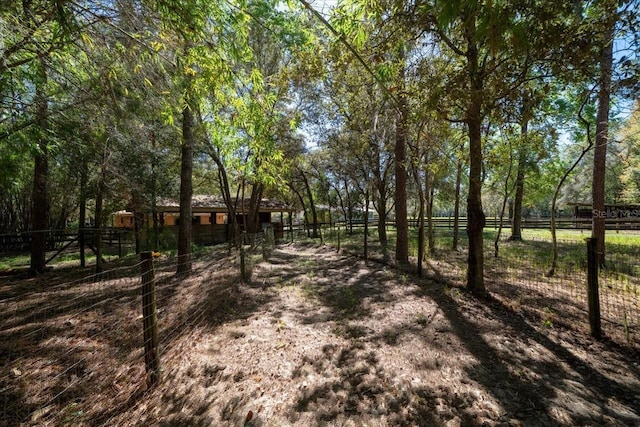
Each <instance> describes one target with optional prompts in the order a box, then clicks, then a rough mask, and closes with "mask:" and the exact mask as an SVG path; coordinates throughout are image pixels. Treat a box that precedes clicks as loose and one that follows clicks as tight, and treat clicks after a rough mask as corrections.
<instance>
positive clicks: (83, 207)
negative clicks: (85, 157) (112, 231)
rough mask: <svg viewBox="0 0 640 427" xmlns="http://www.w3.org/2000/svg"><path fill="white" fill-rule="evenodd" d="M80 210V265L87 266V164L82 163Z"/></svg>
mask: <svg viewBox="0 0 640 427" xmlns="http://www.w3.org/2000/svg"><path fill="white" fill-rule="evenodd" d="M79 199H80V200H79V201H80V208H79V210H80V212H79V214H78V216H79V218H78V244H79V245H80V267H84V266H86V262H87V261H86V258H85V254H84V250H85V227H86V223H87V164H86V163H84V162H83V163H82V166H81V170H80V197H79Z"/></svg>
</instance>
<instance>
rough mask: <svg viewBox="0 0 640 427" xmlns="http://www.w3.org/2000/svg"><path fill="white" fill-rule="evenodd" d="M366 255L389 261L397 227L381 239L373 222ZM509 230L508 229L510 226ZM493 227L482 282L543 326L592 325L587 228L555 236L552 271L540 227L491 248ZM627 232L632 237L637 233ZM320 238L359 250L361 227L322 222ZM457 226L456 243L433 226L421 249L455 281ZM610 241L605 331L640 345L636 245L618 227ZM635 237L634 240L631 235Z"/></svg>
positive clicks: (413, 233) (461, 280)
mask: <svg viewBox="0 0 640 427" xmlns="http://www.w3.org/2000/svg"><path fill="white" fill-rule="evenodd" d="M369 230H370V231H369V237H368V239H367V240H368V245H369V248H368V251H367V253H368V257H369V258H373V259H378V260H380V261H384V262H393V255H394V246H395V230H394V229H393V228H389V229H388V244H387V246H386V247H383V245H381V243H380V241H379V239H378V234H377V231H376V228H375V225H374V226H371V227H370V228H369ZM507 234H508V233H507ZM495 236H496V232H495V231H494V230H487V231H486V233H485V263H484V265H485V284H486V287H487V290H488V291H489V292H490V293H491V294H492V295H493V296H494V297H496V298H498V299H500V300H501V301H502V302H503V303H504V304H506V305H508V306H510V307H512V308H513V309H516V310H518V311H520V312H522V313H525V314H527V315H529V316H534V317H535V318H536V319H538V321H539V325H540V328H541V329H545V328H552V327H554V325H561V326H563V327H567V328H571V329H574V330H580V331H582V332H585V333H589V320H588V305H587V246H586V242H585V238H586V237H587V234H581V233H580V232H579V231H577V232H566V233H564V234H563V235H562V236H563V237H561V238H559V239H558V252H559V258H558V264H557V268H556V269H555V271H554V274H552V275H550V274H549V272H550V264H551V262H550V261H551V258H552V244H551V239H550V237H547V236H543V235H542V234H540V232H536V233H533V232H532V233H530V234H528V235H526V236H525V240H524V241H509V240H507V239H506V238H505V237H503V238H502V239H501V240H500V241H499V245H498V247H499V251H498V256H497V257H496V256H495V247H494V239H495ZM634 236H635V235H633V234H631V235H630V237H629V239H631V240H633V239H635V238H636V237H634ZM324 237H325V241H326V242H327V243H329V244H331V245H334V246H336V247H340V248H341V249H342V250H345V251H347V252H349V253H352V254H355V255H359V256H363V255H364V248H363V245H364V236H363V230H362V228H355V229H353V230H350V229H348V228H346V227H344V228H339V227H334V228H327V229H325V230H324ZM465 237H466V236H465V234H464V232H463V233H461V234H460V241H459V246H460V249H459V250H454V249H453V239H452V231H451V230H447V229H443V228H440V229H436V231H435V233H434V251H433V252H432V253H429V254H427V255H426V259H425V263H424V266H425V269H426V270H428V271H429V272H430V274H433V275H435V277H436V278H439V279H442V280H444V281H445V282H446V283H449V284H452V285H454V286H460V287H463V286H464V285H465V282H466V262H467V259H466V258H467V256H466V239H465ZM612 240H613V241H614V243H611V244H607V252H606V262H605V268H603V269H600V271H599V274H598V277H599V287H598V289H599V301H600V312H601V319H602V329H603V333H604V335H605V336H606V337H607V338H609V339H611V340H613V341H614V342H616V343H618V344H620V345H623V346H629V347H632V348H636V349H637V348H640V263H639V262H638V260H639V259H640V246H638V245H633V244H624V243H621V242H623V241H624V238H623V237H622V235H618V234H615V235H614V236H613V238H612ZM633 241H635V240H633ZM410 252H412V253H413V258H412V262H413V264H414V265H415V264H417V259H416V258H415V257H416V255H417V230H416V229H412V230H410Z"/></svg>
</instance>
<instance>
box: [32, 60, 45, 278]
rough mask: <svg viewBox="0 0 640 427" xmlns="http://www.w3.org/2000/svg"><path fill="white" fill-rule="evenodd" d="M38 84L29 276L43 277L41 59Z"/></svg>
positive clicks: (42, 107) (42, 82)
mask: <svg viewBox="0 0 640 427" xmlns="http://www.w3.org/2000/svg"><path fill="white" fill-rule="evenodd" d="M38 74H39V76H38V77H39V79H40V81H39V82H37V83H36V94H35V108H36V132H37V154H36V156H35V162H34V170H33V195H32V198H33V199H32V204H31V209H32V210H31V231H32V233H31V268H30V270H31V274H32V275H36V274H42V273H44V271H45V259H46V252H47V228H48V223H49V202H48V189H47V181H48V175H49V152H48V147H47V133H48V127H49V124H48V122H49V117H48V116H49V107H48V105H47V95H46V93H45V87H46V84H47V71H46V64H45V62H44V59H41V60H40V62H39V65H38Z"/></svg>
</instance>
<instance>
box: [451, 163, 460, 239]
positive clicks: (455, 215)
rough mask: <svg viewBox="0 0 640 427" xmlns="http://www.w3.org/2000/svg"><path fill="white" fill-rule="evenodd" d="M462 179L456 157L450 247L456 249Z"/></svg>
mask: <svg viewBox="0 0 640 427" xmlns="http://www.w3.org/2000/svg"><path fill="white" fill-rule="evenodd" d="M461 181H462V159H458V165H457V168H456V194H455V201H454V205H453V243H452V245H451V246H452V249H453V250H454V251H455V250H458V235H459V230H460V185H461Z"/></svg>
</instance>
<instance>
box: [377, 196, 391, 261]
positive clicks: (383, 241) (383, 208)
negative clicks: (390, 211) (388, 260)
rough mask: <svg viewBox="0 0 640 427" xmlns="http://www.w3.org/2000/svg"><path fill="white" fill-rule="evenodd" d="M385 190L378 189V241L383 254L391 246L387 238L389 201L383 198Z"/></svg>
mask: <svg viewBox="0 0 640 427" xmlns="http://www.w3.org/2000/svg"><path fill="white" fill-rule="evenodd" d="M383 192H384V190H383V189H382V188H379V189H378V203H377V212H378V239H379V240H380V246H382V249H383V252H385V253H386V248H387V245H388V244H389V241H388V238H387V199H386V197H384V196H383Z"/></svg>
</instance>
